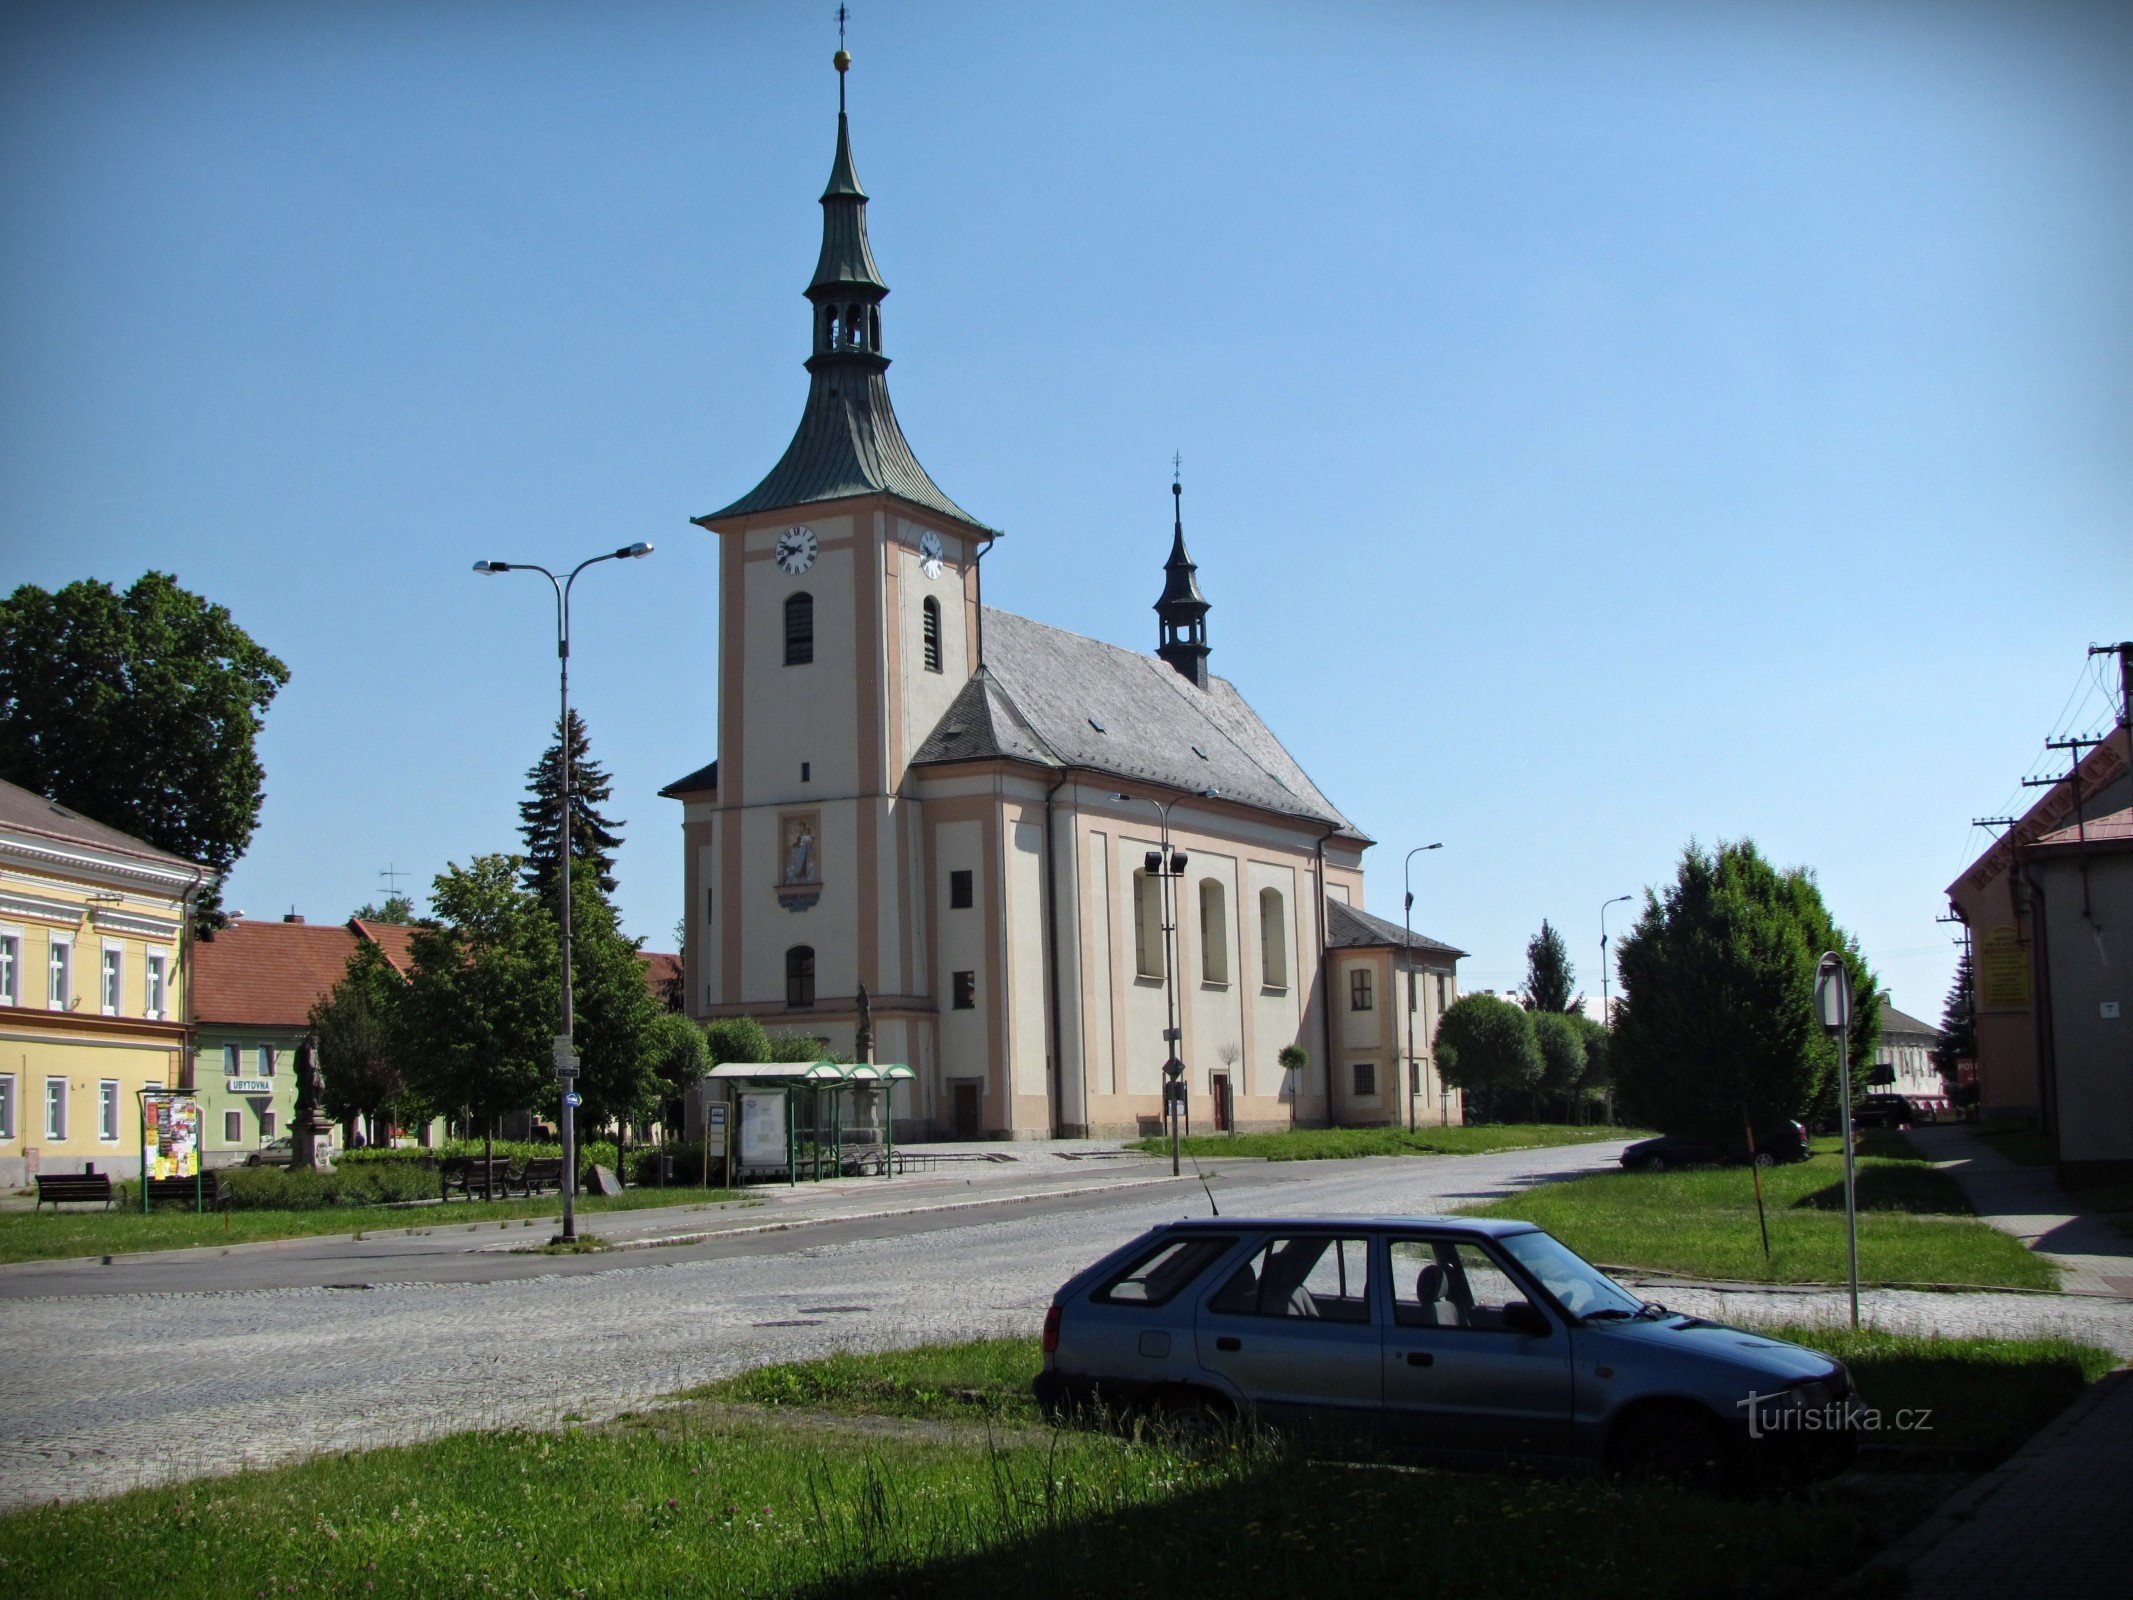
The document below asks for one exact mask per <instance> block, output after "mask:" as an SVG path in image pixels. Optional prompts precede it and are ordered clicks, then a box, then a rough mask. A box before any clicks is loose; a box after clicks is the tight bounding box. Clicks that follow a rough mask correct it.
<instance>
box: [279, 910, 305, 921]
mask: <svg viewBox="0 0 2133 1600" xmlns="http://www.w3.org/2000/svg"><path fill="white" fill-rule="evenodd" d="M281 920H282V921H284V922H301V921H303V920H304V919H303V918H302V917H300V916H298V915H297V914H296V913H295V912H293V911H292V912H290V913H289V914H288V915H287V916H285V917H283V918H282V919H281Z"/></svg>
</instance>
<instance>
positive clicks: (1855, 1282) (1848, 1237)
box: [1749, 950, 1859, 1328]
mask: <svg viewBox="0 0 2133 1600" xmlns="http://www.w3.org/2000/svg"><path fill="white" fill-rule="evenodd" d="M1815 1020H1816V1021H1818V1022H1820V1023H1821V1024H1822V1028H1823V1031H1824V1032H1826V1033H1829V1034H1831V1035H1833V1036H1834V1037H1835V1039H1836V1041H1837V1110H1838V1118H1839V1127H1840V1128H1841V1130H1842V1135H1843V1139H1844V1253H1845V1258H1846V1264H1847V1266H1848V1267H1849V1269H1850V1280H1851V1296H1852V1326H1853V1327H1854V1328H1857V1327H1858V1326H1859V1211H1858V1199H1857V1196H1858V1174H1857V1165H1856V1161H1855V1157H1854V1152H1853V1150H1852V980H1851V974H1850V973H1849V972H1847V971H1846V970H1845V966H1844V958H1843V957H1842V956H1840V955H1838V954H1837V953H1836V952H1835V951H1834V950H1830V951H1825V952H1824V953H1823V956H1822V959H1821V960H1820V961H1818V962H1816V963H1815ZM1754 1131H1755V1130H1754V1129H1752V1128H1751V1129H1750V1130H1749V1133H1750V1136H1751V1137H1752V1136H1753V1134H1754ZM1749 1158H1750V1159H1751V1160H1752V1159H1753V1158H1754V1152H1753V1151H1752V1150H1751V1151H1750V1152H1749Z"/></svg>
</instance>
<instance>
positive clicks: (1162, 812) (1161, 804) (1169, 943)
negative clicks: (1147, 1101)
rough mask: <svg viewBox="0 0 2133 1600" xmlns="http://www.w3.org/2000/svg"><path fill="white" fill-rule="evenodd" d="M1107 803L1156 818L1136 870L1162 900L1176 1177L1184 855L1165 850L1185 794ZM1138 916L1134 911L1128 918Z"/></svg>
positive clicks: (1167, 1087)
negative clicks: (1138, 804)
mask: <svg viewBox="0 0 2133 1600" xmlns="http://www.w3.org/2000/svg"><path fill="white" fill-rule="evenodd" d="M1219 793H1220V791H1219V790H1216V789H1201V790H1199V791H1198V792H1197V793H1196V794H1195V795H1194V796H1192V798H1194V799H1199V800H1212V799H1214V798H1215V797H1216V796H1217V795H1218V794H1219ZM1111 798H1112V799H1114V800H1116V801H1119V802H1120V803H1121V804H1123V805H1131V804H1132V803H1133V802H1134V801H1135V800H1145V801H1147V803H1148V804H1149V805H1152V806H1154V807H1155V810H1156V815H1158V816H1159V817H1161V818H1162V826H1161V829H1160V832H1159V835H1158V847H1157V848H1156V849H1154V850H1151V851H1149V852H1148V854H1147V857H1146V858H1145V860H1144V861H1143V862H1142V870H1143V871H1145V872H1146V873H1147V875H1148V876H1149V877H1151V878H1153V879H1155V881H1156V887H1157V891H1158V893H1160V894H1161V896H1162V911H1163V1017H1164V1022H1163V1054H1164V1061H1163V1115H1164V1116H1165V1117H1166V1118H1168V1119H1169V1122H1170V1175H1171V1176H1172V1177H1173V1178H1175V1177H1176V1176H1177V1175H1178V1171H1179V1166H1178V1126H1179V1124H1180V1123H1182V1122H1183V1121H1184V1120H1185V1119H1184V1109H1185V1063H1184V1061H1183V1059H1182V1058H1181V1057H1180V1056H1179V1054H1178V1044H1179V1040H1180V1038H1181V1037H1182V1036H1181V1034H1180V1032H1179V1029H1178V989H1177V965H1178V963H1177V932H1178V915H1177V891H1176V888H1175V885H1176V883H1177V881H1178V880H1179V879H1180V878H1183V877H1184V876H1185V861H1186V855H1185V852H1184V851H1182V850H1173V849H1171V848H1170V808H1171V807H1172V806H1174V805H1176V804H1177V803H1178V802H1179V801H1180V800H1183V799H1186V798H1187V797H1186V796H1185V795H1181V794H1180V795H1172V796H1171V797H1170V798H1169V799H1168V800H1158V799H1156V798H1155V797H1154V796H1153V795H1145V794H1144V795H1130V794H1126V793H1124V792H1123V791H1121V792H1118V793H1114V794H1113V795H1112V796H1111ZM1139 914H1140V912H1139V908H1138V907H1136V908H1135V911H1134V915H1135V916H1138V915H1139Z"/></svg>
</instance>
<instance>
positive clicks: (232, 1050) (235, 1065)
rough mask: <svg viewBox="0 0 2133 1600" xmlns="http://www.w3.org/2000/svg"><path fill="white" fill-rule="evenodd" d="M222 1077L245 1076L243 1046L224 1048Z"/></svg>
mask: <svg viewBox="0 0 2133 1600" xmlns="http://www.w3.org/2000/svg"><path fill="white" fill-rule="evenodd" d="M556 981H557V982H559V983H560V982H561V981H562V980H561V979H557V980H556ZM222 1075H223V1076H224V1077H225V1078H241V1077H243V1076H244V1047H243V1046H242V1045H234V1044H226V1045H224V1046H223V1047H222Z"/></svg>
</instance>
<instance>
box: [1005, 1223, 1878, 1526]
mask: <svg viewBox="0 0 2133 1600" xmlns="http://www.w3.org/2000/svg"><path fill="white" fill-rule="evenodd" d="M1034 1388H1035V1391H1036V1396H1037V1399H1038V1401H1039V1403H1040V1404H1041V1405H1042V1406H1043V1407H1044V1408H1045V1410H1046V1412H1047V1414H1049V1415H1052V1416H1054V1417H1061V1416H1066V1415H1069V1414H1076V1413H1079V1414H1084V1415H1087V1414H1097V1413H1101V1414H1107V1415H1110V1416H1114V1417H1135V1418H1146V1419H1149V1420H1150V1421H1152V1422H1155V1423H1156V1424H1158V1425H1160V1426H1162V1427H1164V1428H1167V1429H1171V1430H1175V1431H1177V1432H1179V1433H1182V1434H1185V1435H1187V1436H1191V1435H1196V1434H1203V1433H1207V1432H1211V1431H1213V1430H1216V1429H1219V1428H1223V1427H1226V1426H1228V1425H1230V1424H1232V1423H1234V1422H1236V1421H1239V1420H1243V1421H1249V1422H1253V1423H1260V1424H1265V1425H1268V1426H1271V1427H1274V1428H1276V1429H1282V1430H1286V1431H1293V1432H1299V1433H1302V1434H1304V1435H1307V1436H1310V1437H1313V1438H1316V1439H1321V1440H1324V1439H1327V1438H1331V1439H1335V1440H1338V1441H1340V1442H1341V1443H1343V1444H1345V1445H1347V1446H1349V1447H1354V1446H1358V1445H1360V1446H1362V1447H1364V1448H1366V1449H1371V1450H1381V1451H1384V1452H1386V1453H1390V1454H1396V1455H1401V1456H1411V1457H1416V1458H1420V1459H1425V1460H1431V1461H1439V1462H1445V1463H1451V1464H1477V1465H1479V1464H1495V1465H1501V1464H1504V1463H1506V1462H1517V1463H1523V1464H1527V1465H1534V1466H1542V1467H1551V1468H1566V1467H1567V1468H1573V1469H1577V1468H1582V1469H1587V1470H1590V1469H1598V1468H1606V1469H1610V1470H1614V1471H1618V1472H1621V1473H1624V1474H1627V1475H1632V1476H1647V1477H1660V1478H1668V1479H1673V1480H1677V1481H1683V1482H1689V1483H1694V1484H1698V1485H1702V1486H1705V1487H1710V1488H1724V1487H1732V1486H1741V1485H1746V1484H1749V1483H1772V1482H1787V1483H1789V1482H1799V1481H1804V1480H1805V1479H1808V1478H1811V1477H1815V1476H1820V1475H1824V1474H1827V1473H1831V1472H1834V1471H1836V1470H1837V1469H1838V1468H1840V1467H1841V1466H1842V1465H1843V1464H1844V1463H1845V1462H1846V1461H1848V1460H1849V1459H1850V1458H1851V1456H1852V1454H1853V1451H1854V1448H1855V1443H1856V1428H1855V1420H1856V1419H1855V1415H1854V1408H1855V1407H1856V1404H1857V1397H1856V1395H1855V1393H1854V1391H1853V1387H1852V1381H1851V1375H1850V1374H1849V1373H1848V1372H1847V1371H1846V1370H1845V1367H1844V1364H1843V1363H1842V1362H1840V1361H1836V1360H1834V1359H1832V1358H1831V1357H1829V1356H1826V1355H1822V1354H1820V1353H1819V1352H1817V1351H1814V1350H1809V1349H1806V1348H1804V1347H1803V1346H1800V1345H1796V1344H1790V1343H1787V1342H1786V1341H1784V1340H1782V1339H1772V1338H1767V1337H1765V1336H1763V1335H1761V1334H1755V1333H1747V1332H1743V1331H1742V1330H1740V1329H1737V1328H1729V1327H1725V1326H1723V1325H1721V1324H1719V1323H1715V1322H1706V1321H1704V1320H1702V1319H1701V1318H1697V1317H1689V1316H1683V1315H1680V1314H1678V1313H1675V1312H1670V1311H1668V1310H1666V1309H1665V1308H1664V1307H1663V1306H1659V1305H1655V1304H1652V1303H1649V1302H1647V1301H1645V1300H1642V1299H1640V1298H1639V1297H1638V1296H1636V1295H1634V1294H1632V1293H1630V1291H1629V1290H1627V1289H1625V1288H1623V1287H1622V1286H1621V1285H1620V1284H1618V1283H1616V1282H1615V1281H1614V1280H1613V1279H1612V1278H1609V1277H1608V1276H1607V1275H1606V1274H1605V1273H1603V1272H1601V1271H1600V1270H1599V1269H1598V1268H1596V1267H1594V1266H1592V1265H1591V1264H1590V1263H1589V1262H1587V1261H1585V1260H1583V1259H1581V1258H1580V1257H1579V1256H1577V1255H1576V1254H1575V1253H1574V1252H1572V1251H1571V1250H1570V1249H1569V1248H1568V1247H1567V1246H1565V1245H1564V1244H1562V1243H1561V1242H1560V1241H1559V1240H1557V1239H1555V1238H1554V1237H1553V1236H1551V1235H1549V1234H1547V1233H1544V1232H1542V1231H1541V1230H1540V1229H1538V1228H1536V1227H1534V1226H1532V1225H1531V1224H1530V1223H1524V1222H1502V1221H1493V1220H1482V1219H1478V1218H1458V1217H1413V1218H1404V1217H1403V1218H1389V1217H1346V1218H1324V1217H1311V1218H1230V1217H1215V1218H1207V1219H1194V1220H1188V1221H1180V1222H1174V1223H1169V1224H1166V1225H1164V1226H1162V1227H1159V1228H1155V1229H1153V1230H1151V1231H1150V1232H1148V1233H1146V1234H1143V1235H1142V1236H1141V1237H1140V1238H1138V1239H1136V1240H1134V1241H1133V1242H1132V1243H1131V1244H1128V1245H1126V1246H1125V1247H1124V1248H1122V1249H1119V1250H1116V1251H1114V1252H1112V1253H1111V1254H1110V1255H1108V1256H1105V1257H1104V1258H1103V1259H1102V1260H1101V1261H1099V1262H1097V1263H1096V1264H1095V1265H1094V1266H1092V1267H1090V1268H1089V1269H1088V1270H1086V1271H1085V1272H1082V1273H1079V1274H1078V1275H1076V1276H1075V1277H1074V1278H1072V1279H1070V1280H1069V1281H1068V1282H1067V1284H1066V1285H1065V1286H1064V1287H1063V1288H1061V1289H1060V1290H1059V1292H1058V1294H1057V1295H1056V1296H1054V1297H1053V1301H1052V1305H1051V1308H1050V1309H1049V1311H1047V1312H1046V1314H1045V1321H1044V1370H1043V1371H1042V1372H1041V1373H1040V1374H1039V1375H1038V1377H1037V1379H1036V1381H1035V1385H1034Z"/></svg>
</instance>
